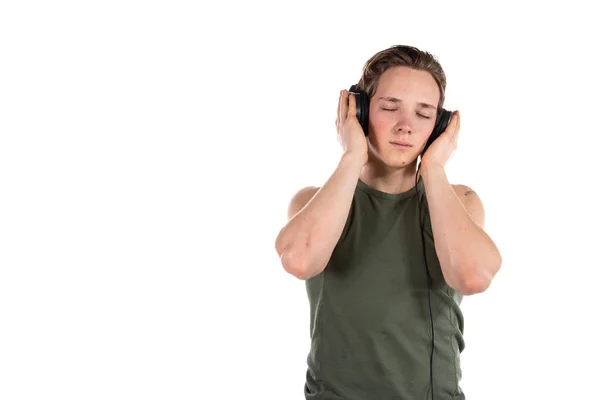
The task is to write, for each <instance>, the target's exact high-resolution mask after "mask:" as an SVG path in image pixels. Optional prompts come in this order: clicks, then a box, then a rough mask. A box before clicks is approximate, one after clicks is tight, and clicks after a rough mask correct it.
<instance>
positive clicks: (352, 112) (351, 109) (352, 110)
mask: <svg viewBox="0 0 600 400" xmlns="http://www.w3.org/2000/svg"><path fill="white" fill-rule="evenodd" d="M348 115H349V116H353V117H355V116H356V97H354V95H353V94H351V95H350V98H349V102H348Z"/></svg>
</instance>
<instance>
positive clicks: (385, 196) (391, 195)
mask: <svg viewBox="0 0 600 400" xmlns="http://www.w3.org/2000/svg"><path fill="white" fill-rule="evenodd" d="M357 187H358V189H359V190H360V191H362V192H365V193H367V194H370V195H372V196H375V197H379V198H382V199H389V200H402V199H405V198H408V197H411V196H413V195H414V194H415V187H414V186H413V187H412V188H410V189H409V190H407V191H405V192H402V193H386V192H382V191H380V190H377V189H375V188H373V187H371V186H369V185H367V184H366V183H364V182H363V181H362V180H360V179H359V180H358V183H357ZM424 188H425V186H424V183H423V178H422V177H421V178H419V181H418V182H417V190H418V191H419V193H422V192H423V190H424Z"/></svg>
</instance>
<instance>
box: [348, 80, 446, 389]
mask: <svg viewBox="0 0 600 400" xmlns="http://www.w3.org/2000/svg"><path fill="white" fill-rule="evenodd" d="M349 92H350V93H352V94H353V95H354V98H355V99H356V118H357V119H358V122H360V126H362V129H363V131H364V132H365V136H368V134H369V103H370V99H369V95H368V94H367V93H365V92H363V91H360V90H358V85H352V86H351V87H350V89H349ZM451 118H452V112H451V111H448V110H445V109H443V108H442V109H441V112H440V113H439V115H438V117H437V120H436V121H435V126H434V128H433V131H432V132H431V136H429V140H428V141H427V144H425V147H424V149H423V152H422V153H421V158H422V157H423V154H424V153H425V151H426V150H427V149H428V148H429V146H430V145H431V143H433V141H434V140H435V139H437V138H438V137H439V136H440V135H441V134H442V133H444V131H445V130H446V128H447V127H448V124H449V123H450V119H451ZM420 168H421V162H420V161H419V165H418V167H417V175H416V176H415V187H416V186H417V182H418V181H417V176H419V174H418V172H419V170H420ZM417 196H418V192H417ZM421 201H422V197H421V199H419V201H417V205H418V207H419V219H420V216H421ZM420 222H421V223H420V226H421V243H422V248H423V258H424V260H425V271H426V272H427V282H428V285H427V297H428V300H429V318H430V320H431V353H430V355H429V382H430V387H431V399H432V400H433V399H434V397H433V349H434V348H435V336H434V327H433V312H432V309H431V274H430V273H429V266H428V265H427V256H426V253H425V236H424V235H423V220H421V221H420Z"/></svg>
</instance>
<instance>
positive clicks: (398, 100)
mask: <svg viewBox="0 0 600 400" xmlns="http://www.w3.org/2000/svg"><path fill="white" fill-rule="evenodd" d="M377 100H385V101H391V102H393V103H401V102H402V100H400V99H399V98H397V97H392V96H381V97H378V98H377ZM419 107H423V108H431V109H433V110H437V107H436V106H434V105H431V104H427V103H419Z"/></svg>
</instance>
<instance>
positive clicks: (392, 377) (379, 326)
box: [304, 179, 465, 400]
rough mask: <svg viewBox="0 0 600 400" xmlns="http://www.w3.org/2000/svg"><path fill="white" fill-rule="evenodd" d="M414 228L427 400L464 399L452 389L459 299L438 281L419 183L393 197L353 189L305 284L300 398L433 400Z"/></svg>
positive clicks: (460, 344)
mask: <svg viewBox="0 0 600 400" xmlns="http://www.w3.org/2000/svg"><path fill="white" fill-rule="evenodd" d="M417 192H418V196H417ZM418 199H419V200H420V201H421V214H420V216H419V208H418V203H417V201H418ZM421 221H423V223H424V238H425V254H426V257H427V266H428V268H429V274H430V276H431V285H432V290H431V292H430V296H431V310H432V315H433V327H434V338H435V350H434V354H433V364H432V365H433V390H434V400H451V399H453V400H463V399H465V395H464V393H463V391H462V389H461V388H460V384H459V382H460V379H461V367H460V353H461V352H462V350H463V349H464V341H463V315H462V312H461V310H460V303H461V301H462V295H461V294H460V293H459V292H457V291H455V290H453V289H452V288H450V287H449V286H448V285H447V284H446V282H445V281H444V278H443V276H442V271H441V269H440V264H439V260H438V258H437V255H436V252H435V248H434V242H433V234H432V229H431V220H430V217H429V208H428V205H427V198H426V196H425V190H424V184H423V180H422V179H421V180H419V182H418V184H417V185H416V187H413V188H412V189H410V190H408V191H406V192H404V193H400V194H389V193H384V192H381V191H378V190H375V189H374V188H372V187H369V186H367V185H366V184H365V183H364V182H362V181H361V180H358V182H357V186H356V189H355V193H354V197H353V200H352V205H351V208H350V212H349V214H348V219H347V221H346V224H345V226H344V229H343V232H342V235H341V236H340V239H339V241H338V243H337V245H336V247H335V249H334V251H333V253H332V256H331V258H330V260H329V263H328V264H327V266H326V267H325V269H324V270H323V271H322V272H321V273H320V274H319V275H316V276H314V277H312V278H310V279H308V280H307V281H306V289H307V294H308V299H309V304H310V338H311V346H310V352H309V354H308V357H307V362H308V369H307V373H306V384H305V385H304V395H305V398H306V399H311V400H375V399H377V400H387V399H390V400H391V399H395V400H396V399H397V400H429V399H431V388H430V370H429V365H430V353H431V341H432V335H431V317H430V311H429V310H430V308H429V297H428V285H429V283H428V278H427V270H426V267H425V261H424V254H423V245H422V239H421V230H420V223H421Z"/></svg>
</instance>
